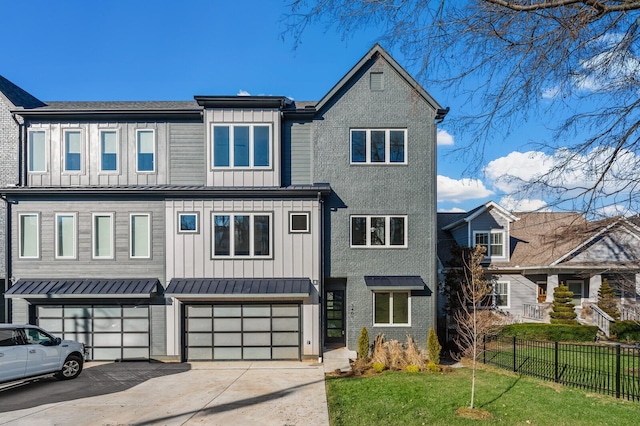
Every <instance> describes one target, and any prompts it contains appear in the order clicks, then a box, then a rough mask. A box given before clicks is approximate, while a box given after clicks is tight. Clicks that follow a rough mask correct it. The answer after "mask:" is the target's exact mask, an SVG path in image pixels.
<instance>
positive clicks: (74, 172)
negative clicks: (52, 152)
mask: <svg viewBox="0 0 640 426" xmlns="http://www.w3.org/2000/svg"><path fill="white" fill-rule="evenodd" d="M67 133H79V134H80V170H67ZM60 151H61V152H62V173H63V174H66V175H78V174H82V173H84V153H85V138H84V132H83V131H82V129H78V128H68V129H62V149H61V150H60Z"/></svg>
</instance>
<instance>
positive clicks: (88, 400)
mask: <svg viewBox="0 0 640 426" xmlns="http://www.w3.org/2000/svg"><path fill="white" fill-rule="evenodd" d="M329 359H330V360H331V359H332V358H331V357H330V358H329ZM334 361H335V364H331V366H329V364H325V365H322V364H319V363H317V362H287V361H263V362H198V363H181V364H177V363H176V364H158V363H146V362H139V363H132V362H129V363H127V362H123V363H87V365H86V368H85V371H83V372H82V374H81V375H80V377H78V378H77V379H75V380H70V381H64V382H60V381H57V380H55V379H53V378H45V379H40V380H37V381H32V382H27V383H23V384H20V385H12V386H8V387H7V386H5V387H4V388H1V389H0V425H21V426H22V425H38V426H40V425H129V424H132V425H134V424H135V425H198V424H203V425H204V424H206V425H238V424H255V425H279V426H282V425H320V426H322V425H328V424H329V416H328V412H327V399H326V391H325V384H324V371H325V369H326V368H333V366H334V365H343V366H344V359H342V360H341V361H338V360H337V358H333V361H331V362H332V363H333V362H334ZM331 371H333V370H331Z"/></svg>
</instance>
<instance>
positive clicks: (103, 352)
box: [92, 348, 122, 359]
mask: <svg viewBox="0 0 640 426" xmlns="http://www.w3.org/2000/svg"><path fill="white" fill-rule="evenodd" d="M92 352H93V355H92V357H93V358H92V359H119V358H121V357H122V354H121V352H122V349H121V348H93V351H92Z"/></svg>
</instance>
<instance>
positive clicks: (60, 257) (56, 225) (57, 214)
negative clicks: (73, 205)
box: [53, 213, 78, 260]
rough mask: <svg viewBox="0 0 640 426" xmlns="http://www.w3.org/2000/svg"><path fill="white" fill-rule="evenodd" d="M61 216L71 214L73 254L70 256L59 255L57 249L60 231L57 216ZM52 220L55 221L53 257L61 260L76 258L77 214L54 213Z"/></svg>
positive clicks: (69, 214)
mask: <svg viewBox="0 0 640 426" xmlns="http://www.w3.org/2000/svg"><path fill="white" fill-rule="evenodd" d="M61 216H71V217H73V254H72V255H70V256H62V255H60V253H59V252H58V250H59V246H58V233H59V232H60V229H59V227H58V218H59V217H61ZM54 221H55V226H54V228H55V233H54V236H53V238H54V247H55V249H54V252H55V258H56V259H61V260H64V259H66V260H69V259H76V258H77V256H78V214H77V213H56V214H55V216H54Z"/></svg>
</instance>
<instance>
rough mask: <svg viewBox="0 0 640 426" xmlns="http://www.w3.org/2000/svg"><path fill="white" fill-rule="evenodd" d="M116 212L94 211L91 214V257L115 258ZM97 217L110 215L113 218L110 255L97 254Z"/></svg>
mask: <svg viewBox="0 0 640 426" xmlns="http://www.w3.org/2000/svg"><path fill="white" fill-rule="evenodd" d="M114 216H115V215H114V213H93V214H92V215H91V258H92V259H114V258H115V251H114V249H115V244H114V240H115V220H114ZM96 217H109V218H110V219H111V238H110V240H109V244H110V249H111V255H110V256H97V255H96V232H97V231H98V228H97V227H96Z"/></svg>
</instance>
